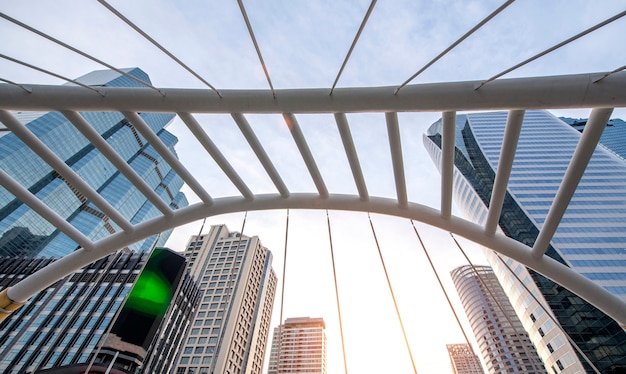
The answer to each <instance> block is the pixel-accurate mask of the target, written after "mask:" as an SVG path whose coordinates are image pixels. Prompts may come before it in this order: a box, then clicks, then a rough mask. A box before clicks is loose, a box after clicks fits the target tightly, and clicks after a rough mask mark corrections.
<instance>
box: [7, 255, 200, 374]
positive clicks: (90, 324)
mask: <svg viewBox="0 0 626 374" xmlns="http://www.w3.org/2000/svg"><path fill="white" fill-rule="evenodd" d="M149 255H150V253H149V252H139V253H137V252H131V253H125V252H123V251H119V252H117V253H115V254H112V255H110V256H108V257H105V258H103V259H101V260H98V261H96V262H95V263H93V264H90V265H89V266H87V267H85V268H84V269H81V270H79V271H78V272H76V273H74V274H72V275H70V276H67V277H65V278H64V279H63V280H61V281H59V282H56V283H55V284H53V285H52V286H50V287H48V288H46V289H45V290H43V291H41V292H39V293H38V294H36V295H35V296H33V298H32V299H31V300H30V302H29V303H28V304H26V305H25V306H24V307H22V308H20V309H19V310H18V311H16V312H15V313H13V314H11V315H10V316H9V317H8V318H7V319H5V320H4V321H2V323H0V372H2V373H6V374H22V373H33V372H38V370H43V369H49V368H58V367H67V366H69V365H79V364H82V365H85V366H86V365H87V364H88V363H89V362H90V361H91V360H92V359H94V361H95V364H96V365H99V360H98V359H96V358H95V357H94V356H95V355H98V353H100V355H99V356H102V353H103V352H104V351H105V348H103V341H104V339H102V338H103V336H106V333H107V332H108V331H109V329H110V327H111V325H112V323H115V321H116V320H117V318H118V313H119V309H120V308H121V307H122V305H123V304H124V302H125V299H126V296H127V295H128V293H129V292H130V291H131V289H132V287H133V285H134V284H135V282H136V280H137V278H138V277H139V275H140V273H141V271H142V269H143V268H144V264H145V262H146V261H147V260H148V257H149ZM53 261H54V260H53V259H43V258H35V259H26V258H6V257H5V258H1V257H0V289H4V288H7V287H10V286H12V285H13V284H15V283H17V282H18V281H19V280H20V279H23V278H24V277H26V276H28V275H30V274H31V273H33V272H35V271H37V270H38V269H40V268H42V267H44V266H46V265H48V264H49V263H51V262H53ZM181 283H182V284H181V287H179V288H177V290H176V295H175V298H174V299H173V301H172V302H171V303H170V309H169V312H168V317H169V318H168V319H167V320H166V321H165V322H164V323H162V324H161V326H160V329H159V330H158V333H157V336H156V337H155V338H154V339H153V340H152V345H151V346H150V348H149V349H148V350H147V352H145V353H146V358H145V361H144V365H143V366H142V368H141V370H137V371H136V372H141V373H150V374H153V373H171V372H172V367H173V364H174V357H175V355H176V354H177V352H178V351H179V346H180V345H181V344H182V337H183V336H184V334H185V333H186V331H187V330H188V329H189V328H190V326H191V320H192V318H193V315H194V313H195V311H196V308H197V303H198V301H199V297H200V290H199V288H198V286H197V285H196V283H195V282H194V280H193V279H192V278H191V277H190V276H189V275H185V276H184V279H183V280H182V282H181ZM123 356H124V354H123V353H122V354H121V355H120V357H123ZM99 358H100V357H99ZM120 361H121V360H120ZM100 366H101V365H100ZM107 366H108V363H107V364H106V365H105V366H104V367H105V368H106V367H107Z"/></svg>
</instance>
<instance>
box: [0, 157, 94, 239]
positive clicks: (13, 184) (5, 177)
mask: <svg viewBox="0 0 626 374" xmlns="http://www.w3.org/2000/svg"><path fill="white" fill-rule="evenodd" d="M0 185H2V186H3V187H4V188H6V189H7V191H9V192H10V193H12V194H13V195H15V197H16V198H18V199H19V200H20V201H22V202H23V203H24V204H26V205H28V206H29V207H30V208H31V209H32V210H34V211H35V212H37V214H39V215H40V216H42V217H43V218H44V219H45V220H47V221H48V222H50V223H51V224H52V225H54V226H55V227H56V228H58V229H59V230H60V231H61V232H63V233H64V234H65V235H67V236H68V237H70V238H71V239H72V240H74V241H75V242H76V243H78V245H80V246H82V247H83V248H85V249H86V250H91V248H92V247H93V243H92V242H91V240H90V239H89V238H88V237H86V236H85V235H84V234H83V233H82V232H80V231H78V229H76V227H74V226H72V225H71V224H70V223H69V222H67V220H66V219H65V218H63V217H61V216H60V215H59V214H58V213H57V212H55V211H54V210H52V209H51V208H50V207H49V206H48V205H46V204H45V203H44V202H43V201H41V200H40V199H39V198H37V196H35V195H33V194H32V193H31V192H30V191H29V190H28V189H27V188H26V187H24V186H22V185H21V184H20V183H18V182H17V181H16V180H15V179H13V178H12V177H11V176H10V175H9V174H7V173H6V172H5V171H4V170H2V169H0Z"/></svg>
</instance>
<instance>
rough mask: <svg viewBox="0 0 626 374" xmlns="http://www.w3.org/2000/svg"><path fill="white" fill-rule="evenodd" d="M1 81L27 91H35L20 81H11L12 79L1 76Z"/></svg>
mask: <svg viewBox="0 0 626 374" xmlns="http://www.w3.org/2000/svg"><path fill="white" fill-rule="evenodd" d="M0 81H2V82H4V83H8V84H10V85H13V86H17V87H19V88H21V89H23V90H24V91H26V92H27V93H33V90H31V89H29V88H26V87H24V86H23V85H21V84H19V83H15V82H13V81H10V80H8V79H4V78H0Z"/></svg>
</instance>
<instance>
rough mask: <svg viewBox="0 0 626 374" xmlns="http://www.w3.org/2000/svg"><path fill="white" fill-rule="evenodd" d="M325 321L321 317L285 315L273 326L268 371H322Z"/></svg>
mask: <svg viewBox="0 0 626 374" xmlns="http://www.w3.org/2000/svg"><path fill="white" fill-rule="evenodd" d="M326 370H327V369H326V324H325V323H324V319H322V318H309V317H300V318H287V319H286V320H285V323H284V324H282V325H280V326H279V327H275V328H274V336H273V337H272V351H271V353H270V363H269V370H268V374H287V373H289V374H292V373H293V374H295V373H309V374H326Z"/></svg>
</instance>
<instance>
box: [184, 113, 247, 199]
mask: <svg viewBox="0 0 626 374" xmlns="http://www.w3.org/2000/svg"><path fill="white" fill-rule="evenodd" d="M178 116H179V117H180V119H182V120H183V122H184V123H185V125H187V128H189V131H191V133H192V134H193V135H194V136H195V137H196V139H198V141H199V142H200V144H202V146H203V147H204V149H205V150H206V151H207V152H208V153H209V154H210V155H211V157H213V160H215V162H216V163H217V165H218V166H219V167H220V168H221V169H222V171H223V172H224V174H226V176H227V177H228V179H230V181H231V182H232V183H233V184H234V185H235V187H237V189H238V190H239V192H241V194H242V195H243V196H244V197H245V198H246V199H254V194H253V193H252V191H250V188H248V186H247V185H246V184H245V183H244V181H243V180H242V179H241V177H240V176H239V174H238V173H237V172H236V171H235V169H234V168H233V167H232V166H231V165H230V163H229V162H228V160H226V157H224V155H223V154H222V152H220V150H219V148H217V146H216V145H215V143H213V141H212V140H211V138H209V135H207V133H206V132H205V131H204V130H203V129H202V127H201V126H200V124H199V123H198V121H196V119H195V118H194V116H192V115H191V114H189V113H178Z"/></svg>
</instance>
